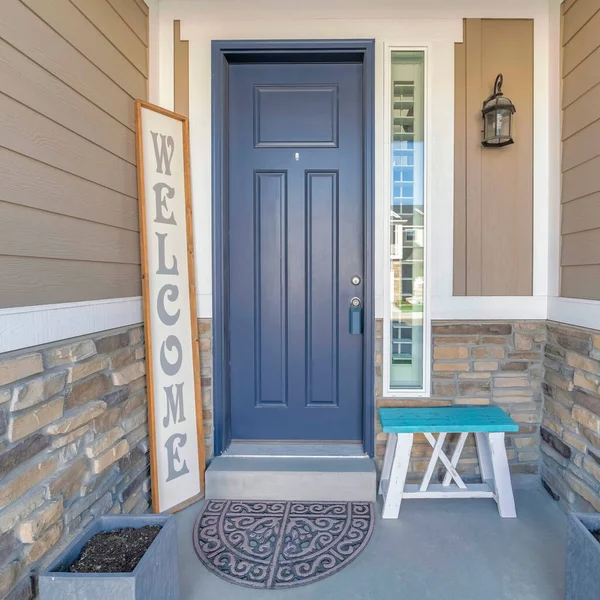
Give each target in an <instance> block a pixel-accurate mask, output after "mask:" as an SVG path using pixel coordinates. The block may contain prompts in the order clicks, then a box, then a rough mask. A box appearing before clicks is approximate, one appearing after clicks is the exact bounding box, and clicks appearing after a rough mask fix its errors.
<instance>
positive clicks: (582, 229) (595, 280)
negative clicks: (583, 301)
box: [561, 0, 600, 300]
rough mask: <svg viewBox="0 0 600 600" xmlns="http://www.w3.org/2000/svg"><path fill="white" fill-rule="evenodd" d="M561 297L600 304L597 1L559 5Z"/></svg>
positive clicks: (599, 21)
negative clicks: (593, 301) (561, 109)
mask: <svg viewBox="0 0 600 600" xmlns="http://www.w3.org/2000/svg"><path fill="white" fill-rule="evenodd" d="M562 29H563V40H562V42H563V61H562V62H563V72H562V75H563V97H562V106H563V125H562V140H563V148H562V229H561V241H562V249H561V296H565V297H569V298H589V299H593V300H600V0H572V1H570V2H565V3H564V4H563V28H562Z"/></svg>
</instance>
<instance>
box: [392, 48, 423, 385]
mask: <svg viewBox="0 0 600 600" xmlns="http://www.w3.org/2000/svg"><path fill="white" fill-rule="evenodd" d="M424 71H425V53H424V52H423V51H413V50H411V51H408V50H397V51H392V53H391V77H390V85H389V86H388V89H390V93H391V98H390V99H389V106H390V111H391V114H390V119H389V123H390V128H391V131H390V145H389V148H390V153H391V155H390V157H389V160H390V165H391V166H390V185H389V190H390V199H389V255H388V256H389V263H388V266H389V284H388V298H387V306H386V309H387V317H388V318H387V319H386V324H385V327H386V329H387V331H386V332H385V335H384V339H385V343H386V345H387V351H386V360H387V365H386V366H387V368H386V369H385V376H386V378H387V382H386V386H385V387H386V389H387V390H388V391H389V392H392V393H393V392H394V391H399V392H400V391H402V390H414V391H423V390H424V387H425V386H424V370H425V369H424V365H425V359H426V356H427V355H428V353H427V352H426V351H425V343H428V341H427V340H426V335H425V319H424V315H425V313H424V310H425V239H426V236H425V193H424V188H425V177H424V162H425V152H424V137H425V136H424V131H425V102H424V95H425V79H424Z"/></svg>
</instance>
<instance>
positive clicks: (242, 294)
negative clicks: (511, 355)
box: [228, 63, 364, 440]
mask: <svg viewBox="0 0 600 600" xmlns="http://www.w3.org/2000/svg"><path fill="white" fill-rule="evenodd" d="M229 73H230V74H229V106H228V113H229V140H228V144H229V157H228V158H229V182H228V185H229V194H228V195H229V206H228V212H229V239H228V254H229V335H228V344H229V348H228V351H229V358H230V393H231V410H232V415H231V418H232V438H233V439H259V440H260V439H263V440H277V439H280V440H360V439H361V437H362V402H363V385H362V384H363V375H362V372H363V340H362V336H361V335H350V333H349V327H348V319H349V306H350V300H351V298H352V297H354V296H358V297H359V298H361V299H362V293H363V289H362V287H363V286H362V283H361V284H359V285H358V286H354V285H352V283H351V278H352V277H353V276H354V275H358V276H359V277H360V278H361V280H362V278H363V246H364V242H363V212H364V205H363V103H362V94H363V89H362V65H361V64H350V63H347V64H285V65H283V64H236V65H231V67H230V69H229Z"/></svg>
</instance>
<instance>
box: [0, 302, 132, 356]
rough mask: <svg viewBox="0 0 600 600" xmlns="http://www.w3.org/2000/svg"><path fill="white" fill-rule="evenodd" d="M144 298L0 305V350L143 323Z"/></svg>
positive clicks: (15, 348) (28, 346)
mask: <svg viewBox="0 0 600 600" xmlns="http://www.w3.org/2000/svg"><path fill="white" fill-rule="evenodd" d="M142 321H143V318H142V298H141V296H135V297H132V298H111V299H109V300H93V301H87V302H67V303H64V304H44V305H41V306H25V307H18V308H4V309H0V353H3V352H11V351H12V350H18V349H21V348H30V347H32V346H40V345H41V344H47V343H49V342H56V341H58V340H64V339H68V338H73V337H78V336H81V335H86V334H89V333H97V332H99V331H106V330H109V329H116V328H118V327H125V326H128V325H137V324H138V323H139V324H141V323H142Z"/></svg>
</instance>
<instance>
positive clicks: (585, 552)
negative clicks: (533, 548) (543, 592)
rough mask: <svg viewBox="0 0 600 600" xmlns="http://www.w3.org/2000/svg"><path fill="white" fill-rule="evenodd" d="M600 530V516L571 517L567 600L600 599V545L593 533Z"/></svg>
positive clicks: (582, 515) (581, 515)
mask: <svg viewBox="0 0 600 600" xmlns="http://www.w3.org/2000/svg"><path fill="white" fill-rule="evenodd" d="M597 530H600V514H594V513H577V514H571V515H569V523H568V526H567V569H566V600H598V599H599V598H600V543H599V542H598V541H597V540H596V539H595V538H594V536H593V535H592V534H591V533H590V531H597Z"/></svg>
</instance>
